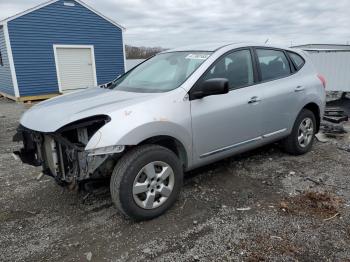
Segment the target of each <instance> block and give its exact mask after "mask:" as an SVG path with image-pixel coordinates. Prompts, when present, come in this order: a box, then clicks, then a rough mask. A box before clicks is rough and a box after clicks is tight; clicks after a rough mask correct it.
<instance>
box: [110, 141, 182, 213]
mask: <svg viewBox="0 0 350 262" xmlns="http://www.w3.org/2000/svg"><path fill="white" fill-rule="evenodd" d="M182 181H183V170H182V165H181V162H180V161H179V159H178V157H177V156H176V155H175V154H174V153H173V152H172V151H170V150H169V149H167V148H164V147H161V146H158V145H143V146H140V147H136V148H134V149H132V150H130V151H129V152H127V153H126V154H125V156H123V157H122V158H121V159H119V161H118V163H117V165H116V167H115V168H114V171H113V174H112V178H111V184H110V189H111V195H112V201H113V202H114V204H115V205H116V207H117V208H118V210H119V211H120V212H121V213H122V214H124V215H125V216H126V217H129V218H133V219H135V220H147V219H152V218H154V217H157V216H159V215H161V214H162V213H164V212H165V211H166V210H168V209H169V208H170V207H171V206H172V205H173V204H174V202H175V201H176V199H177V197H178V195H179V193H180V189H181V186H182Z"/></svg>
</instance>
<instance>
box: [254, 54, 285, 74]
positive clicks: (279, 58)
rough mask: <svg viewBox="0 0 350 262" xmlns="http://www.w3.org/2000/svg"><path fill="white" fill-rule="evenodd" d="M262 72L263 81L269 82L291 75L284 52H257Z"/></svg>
mask: <svg viewBox="0 0 350 262" xmlns="http://www.w3.org/2000/svg"><path fill="white" fill-rule="evenodd" d="M256 52H257V55H258V60H259V65H260V71H261V78H262V79H261V80H262V81H267V80H272V79H276V78H281V77H285V76H288V75H290V73H291V70H290V66H289V62H288V60H287V57H286V56H285V54H284V52H283V51H278V50H270V49H257V50H256Z"/></svg>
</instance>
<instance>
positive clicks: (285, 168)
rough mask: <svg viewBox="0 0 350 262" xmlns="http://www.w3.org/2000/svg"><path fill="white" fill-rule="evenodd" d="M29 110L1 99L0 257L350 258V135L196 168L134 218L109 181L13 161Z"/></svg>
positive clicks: (260, 151) (275, 147) (275, 148)
mask: <svg viewBox="0 0 350 262" xmlns="http://www.w3.org/2000/svg"><path fill="white" fill-rule="evenodd" d="M25 110H26V106H25V105H23V104H15V103H13V102H10V101H8V100H6V99H4V98H0V192H1V193H0V207H1V209H0V250H1V251H0V261H45V260H50V261H56V260H59V261H88V260H91V261H101V260H107V261H110V260H112V261H145V260H157V261H184V260H185V261H214V260H216V261H295V260H298V261H350V219H349V218H350V152H348V151H347V149H349V151H350V137H349V134H347V135H344V137H343V138H342V139H337V140H335V139H331V140H329V141H328V142H326V143H321V142H316V143H315V145H314V148H313V150H312V152H310V153H309V154H307V155H305V156H301V157H294V156H289V155H287V154H285V153H283V152H282V151H281V150H280V149H279V147H278V145H272V146H268V147H264V148H261V149H258V150H255V151H253V152H250V153H248V154H244V155H241V156H237V157H233V158H230V159H227V160H224V161H221V162H219V163H216V164H213V165H210V166H208V167H205V168H202V169H200V170H197V171H195V172H191V173H189V174H187V176H186V179H185V185H184V188H183V191H182V194H181V197H180V200H179V201H178V202H177V203H176V205H175V206H174V207H173V208H172V209H171V210H170V211H169V212H167V213H166V214H165V215H163V216H161V217H159V218H157V219H154V220H152V221H148V222H142V223H135V222H132V221H127V220H125V219H123V218H122V217H121V216H120V215H118V214H117V213H116V210H115V208H114V206H113V205H112V202H111V198H110V194H109V192H108V187H107V186H102V187H99V188H97V189H94V190H93V191H92V192H90V193H87V192H81V193H75V192H70V191H68V190H67V189H64V188H61V187H59V186H58V185H56V184H55V183H54V181H53V180H52V179H51V178H49V177H43V178H42V179H41V180H37V179H36V177H37V176H38V174H39V173H40V169H37V168H32V167H30V166H27V165H23V164H21V163H20V162H19V161H16V160H15V159H14V157H13V156H12V154H11V152H12V151H13V150H14V149H16V148H17V147H18V145H17V144H16V143H13V142H11V138H12V135H13V134H14V131H15V128H16V126H17V124H18V120H19V117H20V115H21V113H22V112H24V111H25Z"/></svg>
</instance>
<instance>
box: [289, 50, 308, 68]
mask: <svg viewBox="0 0 350 262" xmlns="http://www.w3.org/2000/svg"><path fill="white" fill-rule="evenodd" d="M288 55H289V57H290V59H292V61H293V63H294V65H295V67H296V70H299V69H300V68H302V67H303V65H304V63H305V61H304V59H303V58H302V57H301V56H300V55H298V54H296V53H292V52H288Z"/></svg>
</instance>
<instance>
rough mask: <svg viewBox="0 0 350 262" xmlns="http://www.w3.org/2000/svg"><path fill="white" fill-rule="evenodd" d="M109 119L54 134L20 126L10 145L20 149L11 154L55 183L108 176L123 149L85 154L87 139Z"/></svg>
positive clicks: (82, 123) (97, 119) (85, 122)
mask: <svg viewBox="0 0 350 262" xmlns="http://www.w3.org/2000/svg"><path fill="white" fill-rule="evenodd" d="M108 121H109V119H107V118H105V117H102V118H101V117H94V118H93V119H85V120H80V121H78V122H76V123H73V124H69V125H68V126H65V127H63V128H61V129H59V130H58V131H56V132H54V133H43V132H37V131H33V130H30V129H27V128H25V127H23V126H20V127H19V128H18V130H17V134H16V135H15V136H14V141H23V145H24V148H22V149H21V150H20V151H19V152H15V153H16V154H17V155H18V156H19V157H20V158H21V160H22V162H24V163H27V164H30V165H34V166H40V165H41V166H42V167H43V172H44V173H45V174H47V175H50V176H53V177H54V178H55V179H56V180H57V181H59V182H66V183H72V182H78V181H81V180H85V179H89V178H97V177H100V176H104V175H106V174H108V173H109V172H111V170H112V168H113V166H114V163H115V162H116V160H117V158H118V153H121V152H122V151H124V149H125V147H124V146H109V147H104V148H97V149H92V150H85V147H86V144H87V143H88V141H89V139H90V138H91V137H92V135H93V134H95V133H96V132H97V131H98V129H100V128H101V127H102V126H103V125H104V124H105V123H107V122H108Z"/></svg>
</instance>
